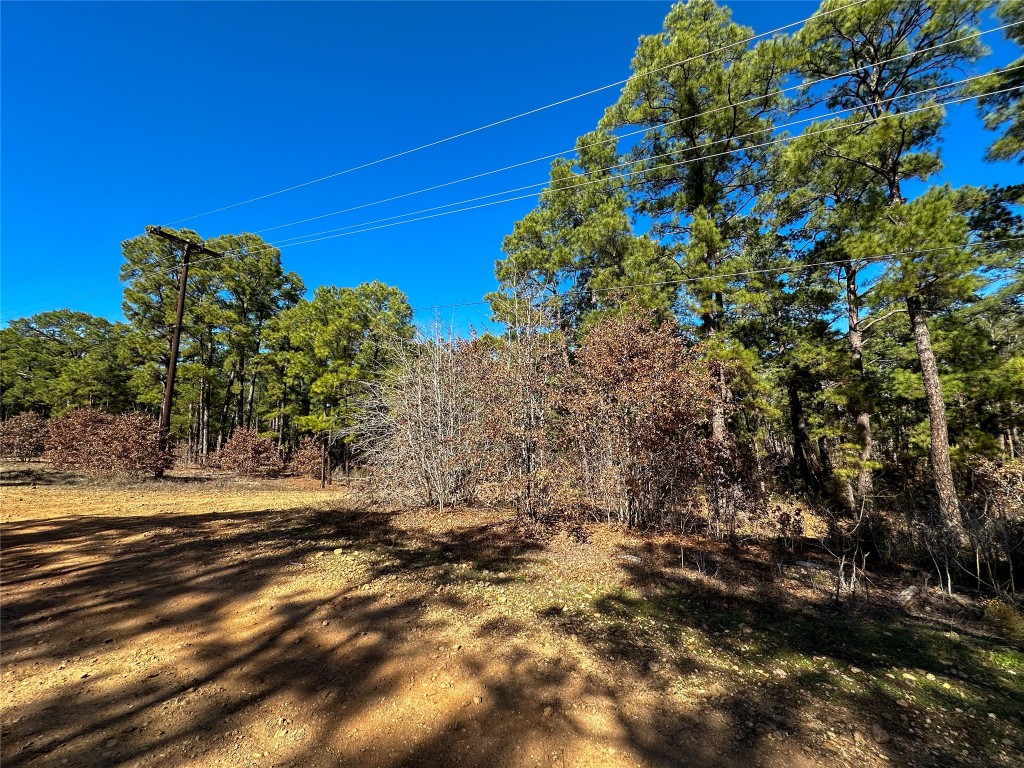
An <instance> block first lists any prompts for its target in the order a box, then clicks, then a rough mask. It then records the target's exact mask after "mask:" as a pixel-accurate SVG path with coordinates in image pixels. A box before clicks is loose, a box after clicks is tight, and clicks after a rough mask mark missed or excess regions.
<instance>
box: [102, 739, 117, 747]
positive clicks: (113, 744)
mask: <svg viewBox="0 0 1024 768" xmlns="http://www.w3.org/2000/svg"><path fill="white" fill-rule="evenodd" d="M103 746H105V747H106V748H107V749H113V748H114V747H116V746H117V739H107V743H106V744H104V745H103Z"/></svg>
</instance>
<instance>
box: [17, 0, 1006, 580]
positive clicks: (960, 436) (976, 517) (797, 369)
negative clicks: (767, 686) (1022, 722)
mask: <svg viewBox="0 0 1024 768" xmlns="http://www.w3.org/2000/svg"><path fill="white" fill-rule="evenodd" d="M993 10H994V12H995V13H994V14H990V11H993ZM986 19H987V20H990V21H991V23H990V24H989V28H991V27H992V26H994V25H1006V26H1005V28H1004V29H1003V30H1002V31H1000V32H999V33H998V34H1005V35H1006V36H1007V37H1008V38H1009V39H1010V40H1011V41H1013V42H1014V43H1016V44H1017V45H1021V44H1024V0H1005V1H1004V2H1002V3H1000V4H998V5H997V4H995V3H993V2H990V0H826V2H824V3H822V5H821V7H820V8H819V10H818V12H817V13H816V14H815V15H814V16H813V17H812V18H811V19H810V20H809V21H807V22H806V23H805V24H804V25H803V26H802V27H801V28H799V29H797V30H795V31H793V32H792V33H791V34H776V35H775V36H773V37H771V38H767V39H761V40H760V41H758V42H756V43H754V44H749V43H748V42H747V41H748V40H749V38H751V37H752V36H753V35H754V31H753V30H751V29H749V28H746V27H743V26H741V25H738V24H736V23H734V22H733V21H732V19H731V14H730V12H729V10H728V9H727V8H726V7H724V6H720V5H717V4H715V3H714V2H712V0H690V2H686V3H679V4H677V5H675V6H674V7H673V8H672V9H671V11H670V12H669V14H668V16H667V17H666V19H665V23H664V29H663V30H662V31H661V32H659V33H657V34H652V35H649V36H645V37H643V38H641V39H640V42H639V44H638V47H637V49H636V53H635V55H634V58H633V61H632V69H633V74H632V76H631V77H630V79H629V80H628V82H627V83H626V84H625V86H624V87H623V89H622V92H621V94H620V95H619V97H618V99H617V100H616V101H615V103H613V104H610V105H609V106H608V107H607V109H606V110H605V113H604V117H603V118H602V119H601V120H600V122H599V124H598V125H597V126H595V129H594V130H593V131H591V132H589V133H587V134H585V135H583V136H581V137H580V138H579V140H578V142H577V145H576V156H575V157H574V158H572V159H568V158H567V159H561V160H557V161H555V162H554V163H553V164H552V166H551V170H550V179H549V183H548V185H547V187H546V188H545V189H544V191H543V192H542V193H541V194H540V198H539V202H538V204H537V206H536V207H535V208H534V209H533V210H532V211H531V212H529V213H528V214H527V215H526V216H525V217H524V218H523V219H521V220H520V221H518V222H516V223H515V225H514V227H513V229H512V232H511V234H510V235H508V236H507V237H506V238H505V240H504V243H503V258H502V259H500V260H499V261H498V262H497V265H496V276H497V279H498V283H499V288H498V290H496V291H495V292H494V293H492V294H490V295H489V296H487V297H486V298H487V299H488V300H489V302H490V304H491V307H492V311H493V317H494V320H495V321H496V322H497V323H499V324H501V326H502V327H503V328H505V332H504V333H500V334H485V335H483V336H480V337H474V338H473V339H465V340H458V339H450V338H445V337H444V335H443V334H433V335H429V334H428V335H427V336H425V335H424V334H423V333H417V331H416V330H415V328H414V326H413V321H412V311H411V308H410V306H409V302H408V300H407V299H406V297H405V295H404V294H403V293H402V292H401V291H399V290H398V289H397V288H394V287H391V286H387V285H384V284H382V283H369V284H364V285H360V286H358V287H355V288H334V287H321V288H318V289H316V290H315V291H314V292H313V295H312V298H309V299H307V298H303V297H304V295H305V293H306V291H305V287H304V285H303V283H302V281H301V279H300V278H299V277H298V276H297V275H295V274H293V273H286V272H285V271H284V270H283V268H282V266H281V261H280V253H279V251H278V250H277V249H276V248H275V247H273V245H271V244H268V243H265V242H264V241H263V240H262V239H261V238H260V237H258V236H256V235H252V234H242V235H228V236H223V237H218V238H213V239H211V240H209V241H207V244H208V245H209V246H210V247H211V248H212V249H214V250H219V251H223V252H225V253H226V254H228V256H227V257H225V258H221V259H205V260H199V261H198V262H197V263H196V265H195V266H194V268H193V271H192V273H191V277H190V279H189V284H188V300H187V303H186V307H187V311H186V315H185V321H184V335H183V342H182V350H181V364H180V367H179V369H178V377H179V379H178V381H179V384H178V392H177V398H176V401H175V409H174V413H173V414H172V432H173V434H174V436H175V438H176V440H177V446H178V448H177V450H178V454H179V457H180V459H181V460H184V461H189V462H193V463H197V464H203V463H206V462H207V461H209V460H210V458H211V457H212V456H214V455H216V454H217V453H218V451H220V450H221V449H222V448H223V447H224V445H225V444H226V443H227V441H228V440H229V439H230V438H231V436H232V435H233V434H234V433H235V432H237V431H238V430H242V429H244V430H256V431H259V432H261V433H263V435H264V437H265V438H267V439H271V440H273V441H274V442H275V443H276V444H277V446H278V447H279V448H280V450H281V451H282V452H283V453H284V454H288V453H290V452H291V451H292V450H294V449H295V448H296V447H297V446H299V445H300V443H301V442H302V441H303V439H306V440H307V441H308V440H310V439H316V440H319V441H320V443H321V444H322V445H323V446H324V447H325V449H326V448H329V449H330V451H331V454H332V456H333V457H334V460H335V461H339V462H341V463H342V464H343V465H344V466H345V467H346V468H347V467H350V466H359V467H360V470H361V471H367V472H372V471H376V473H377V474H376V475H375V476H376V477H378V478H380V480H381V483H382V484H383V485H386V486H388V487H395V488H396V490H400V491H401V492H404V493H406V494H411V495H412V496H413V497H415V498H417V499H419V500H420V501H423V502H428V503H437V504H441V505H442V506H443V505H446V504H453V503H458V502H460V501H463V500H465V499H466V498H469V497H470V496H473V495H476V494H486V493H497V494H498V495H499V497H500V498H501V499H502V500H503V501H507V502H509V503H515V504H517V505H518V506H520V507H521V508H522V509H523V510H524V511H525V512H526V513H527V514H530V515H534V516H537V515H542V514H548V513H551V512H552V511H558V510H565V509H567V508H570V507H572V508H577V509H588V510H591V511H593V512H594V513H595V514H597V515H599V516H602V517H608V518H613V517H614V518H615V519H617V520H620V521H622V522H625V523H627V524H632V525H646V524H658V523H664V522H666V521H676V520H678V519H679V516H680V515H683V514H684V513H685V514H687V515H689V514H690V513H691V512H692V510H693V509H696V508H697V507H700V508H701V509H702V510H704V511H703V512H701V515H703V517H702V518H701V519H703V520H704V521H705V523H706V524H707V526H708V528H709V529H712V530H714V531H715V532H717V533H720V534H722V535H735V534H736V530H737V527H738V526H741V525H742V524H743V523H744V521H747V520H749V519H750V518H752V517H756V516H757V515H758V514H761V513H762V512H763V511H764V510H765V509H767V508H768V503H767V501H766V500H767V499H768V498H770V497H771V496H772V494H775V493H789V494H793V493H797V494H802V495H804V496H805V497H806V498H808V499H810V500H811V501H812V502H813V504H814V505H815V506H816V507H817V508H819V509H821V510H825V511H827V513H828V515H829V516H830V517H829V519H830V520H832V521H833V522H832V524H833V526H834V531H833V532H834V533H835V535H843V536H846V538H847V540H848V541H852V542H854V544H853V545H852V546H853V547H854V549H855V550H857V551H861V550H860V549H858V547H860V543H859V542H865V541H872V542H873V543H872V544H871V545H870V546H867V545H865V546H866V547H867V548H865V549H863V551H861V554H863V552H866V551H868V549H870V550H871V551H872V552H875V553H880V554H881V556H883V557H886V556H901V554H905V553H906V552H908V551H912V552H914V553H916V555H917V556H930V557H931V558H932V560H933V561H934V562H935V563H936V565H937V567H938V570H939V571H940V576H941V578H943V579H944V581H945V582H946V583H947V586H948V582H949V581H950V580H951V579H952V578H954V577H955V574H956V572H957V569H958V567H959V564H960V563H961V560H963V557H962V555H963V554H964V553H965V552H968V551H970V552H971V553H972V556H971V557H970V558H968V559H967V560H963V562H969V567H967V566H965V567H964V568H965V570H969V571H970V572H971V573H974V574H975V576H976V577H977V578H978V579H979V580H980V579H981V570H982V563H983V562H984V563H987V564H988V567H989V571H988V575H987V579H988V580H989V581H990V582H991V583H992V584H993V585H1000V584H1005V583H1010V582H1008V581H1007V580H1008V579H1011V578H1012V575H1013V570H1014V567H1015V565H1017V566H1018V567H1019V565H1018V564H1017V563H1015V561H1014V557H1015V556H1016V557H1018V559H1019V556H1020V550H1021V548H1022V546H1024V470H1022V466H1024V464H1022V462H1021V458H1020V457H1021V454H1022V451H1024V444H1022V430H1024V299H1022V294H1024V269H1022V258H1021V255H1022V253H1024V250H1022V245H1024V220H1022V218H1021V215H1020V206H1021V204H1022V203H1024V185H1022V184H1018V183H1013V182H1014V181H1015V180H1013V179H1006V178H999V176H998V174H996V175H995V177H993V178H987V179H979V182H981V183H979V184H978V185H977V186H961V187H953V186H951V185H949V184H940V183H937V182H936V181H935V180H936V179H937V178H938V177H939V174H940V172H941V170H942V154H943V152H944V151H945V152H949V151H953V152H956V151H958V148H957V147H955V146H944V143H943V142H944V139H945V138H946V127H947V114H948V110H949V109H951V108H954V107H952V106H951V105H956V104H965V105H966V106H961V107H959V108H960V109H962V110H977V112H978V114H979V116H980V119H981V120H982V121H983V122H984V125H985V127H986V128H987V129H990V130H991V137H992V141H991V145H990V147H989V148H988V158H989V159H991V160H1001V161H1016V162H1018V163H1019V162H1020V161H1021V159H1022V157H1024V115H1022V106H1021V104H1022V102H1021V98H1020V97H1021V92H1022V89H1024V58H1021V59H1018V60H1017V61H1016V62H1014V63H1012V64H1010V65H1008V66H1006V67H1002V68H996V69H991V68H990V67H986V66H985V61H984V59H985V57H986V55H987V53H988V50H987V48H986V47H985V39H984V37H983V36H982V35H981V34H980V32H981V31H982V28H981V23H982V21H983V20H986ZM992 167H993V168H995V167H997V166H992ZM178 234H180V235H182V236H183V237H187V238H195V239H198V235H197V234H196V233H195V232H191V231H189V230H180V231H179V232H178ZM122 249H123V254H124V264H123V266H122V269H121V278H122V281H123V282H124V303H123V307H124V314H125V321H124V322H119V323H112V322H109V321H107V320H105V319H102V318H97V317H92V316H89V315H86V314H84V313H79V312H73V311H70V310H61V311H57V312H46V313H42V314H39V315H36V316H33V317H29V318H24V319H19V320H14V321H12V322H11V323H10V324H9V326H8V327H7V328H5V329H4V330H2V331H0V345H2V346H0V353H2V360H0V386H2V389H3V393H2V408H3V416H4V417H5V418H9V417H11V416H14V415H16V414H19V413H22V412H29V411H32V412H37V413H39V414H42V415H46V416H57V415H60V414H62V413H65V412H67V411H69V410H72V409H74V408H77V407H80V406H86V405H89V406H98V407H102V408H104V409H107V410H109V411H111V412H115V413H117V412H128V411H135V410H139V409H142V410H148V411H150V412H155V411H156V410H157V409H158V408H159V404H160V393H161V389H162V378H163V375H164V371H165V370H166V366H167V359H168V349H169V338H170V334H171V331H172V325H173V321H174V310H175V299H176V295H177V281H178V272H177V270H178V269H179V264H180V253H179V252H178V249H177V247H176V246H175V245H174V244H172V243H171V242H169V241H167V240H162V239H159V238H156V237H152V236H150V235H144V236H140V237H137V238H135V239H132V240H128V241H126V242H125V243H123V246H122ZM306 445H307V448H308V442H307V444H306ZM398 486H401V488H398ZM496 489H497V490H496ZM502 489H503V490H502ZM787 520H788V522H787V523H786V524H787V525H790V524H792V519H791V518H787ZM876 556H877V555H876Z"/></svg>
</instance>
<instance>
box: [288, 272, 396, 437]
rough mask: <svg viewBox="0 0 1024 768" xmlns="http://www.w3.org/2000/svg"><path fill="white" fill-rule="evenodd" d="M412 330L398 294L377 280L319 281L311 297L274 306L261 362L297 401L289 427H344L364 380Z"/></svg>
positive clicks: (383, 366)
mask: <svg viewBox="0 0 1024 768" xmlns="http://www.w3.org/2000/svg"><path fill="white" fill-rule="evenodd" d="M412 335H413V328H412V309H411V307H410V306H409V302H408V300H407V299H406V297H405V295H404V294H403V293H402V292H401V291H399V290H398V289H397V288H393V287H391V286H388V285H385V284H384V283H381V282H379V281H374V282H372V283H364V284H362V285H360V286H358V287H356V288H336V287H333V286H321V287H320V288H317V289H316V291H315V292H314V294H313V299H312V301H305V300H302V301H300V302H299V303H298V304H297V305H295V306H294V307H292V308H290V309H288V310H286V311H284V312H282V313H281V314H280V315H279V316H278V317H277V318H276V320H275V321H274V323H273V324H272V326H271V328H270V329H269V330H268V345H269V347H270V350H271V352H270V355H269V358H268V364H269V366H271V367H272V368H273V369H274V370H276V372H277V376H278V377H279V381H280V386H281V388H282V389H281V391H282V393H283V392H287V393H288V399H289V400H291V401H293V402H298V403H301V404H302V407H300V408H299V409H298V411H296V412H295V415H294V424H295V427H296V428H297V429H298V430H299V431H300V432H302V433H305V434H320V433H325V432H330V431H337V430H341V429H343V428H345V427H347V426H349V424H350V423H351V419H352V415H353V413H354V411H355V409H356V407H357V404H358V401H359V399H360V397H361V396H362V394H363V393H364V392H365V386H366V383H367V382H368V381H372V380H374V379H376V378H378V377H380V376H381V375H382V374H383V373H384V372H385V371H386V370H387V369H388V367H389V366H390V365H391V363H392V352H393V350H394V348H395V345H396V343H401V342H403V341H407V340H409V339H411V338H412Z"/></svg>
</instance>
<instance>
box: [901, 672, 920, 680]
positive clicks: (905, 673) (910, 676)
mask: <svg viewBox="0 0 1024 768" xmlns="http://www.w3.org/2000/svg"><path fill="white" fill-rule="evenodd" d="M903 679H904V680H908V681H910V682H914V681H915V680H917V678H916V677H914V676H913V675H912V674H910V673H909V672H904V673H903Z"/></svg>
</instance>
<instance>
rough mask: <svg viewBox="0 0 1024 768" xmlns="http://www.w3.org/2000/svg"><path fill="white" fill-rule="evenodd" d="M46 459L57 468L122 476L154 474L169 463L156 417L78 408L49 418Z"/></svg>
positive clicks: (168, 456)
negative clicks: (55, 417) (51, 418)
mask: <svg viewBox="0 0 1024 768" xmlns="http://www.w3.org/2000/svg"><path fill="white" fill-rule="evenodd" d="M44 455H45V456H46V458H48V459H49V460H50V462H51V463H52V464H53V466H54V467H55V468H57V469H77V470H83V471H86V472H98V473H104V474H114V475H126V476H136V477H142V476H147V475H149V476H152V475H158V474H160V473H161V472H163V470H164V469H166V468H168V467H169V466H170V465H171V456H170V454H169V453H168V452H167V451H166V450H164V448H163V446H162V445H161V440H160V429H159V425H158V424H157V422H156V420H155V419H153V418H152V417H150V416H149V415H148V414H145V413H126V414H122V415H119V416H114V415H112V414H109V413H106V412H105V411H100V410H97V409H95V408H79V409H77V410H74V411H71V412H70V413H68V414H65V415H64V416H61V417H60V418H57V419H53V420H51V421H50V425H49V430H48V434H47V437H46V451H45V454H44Z"/></svg>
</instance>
